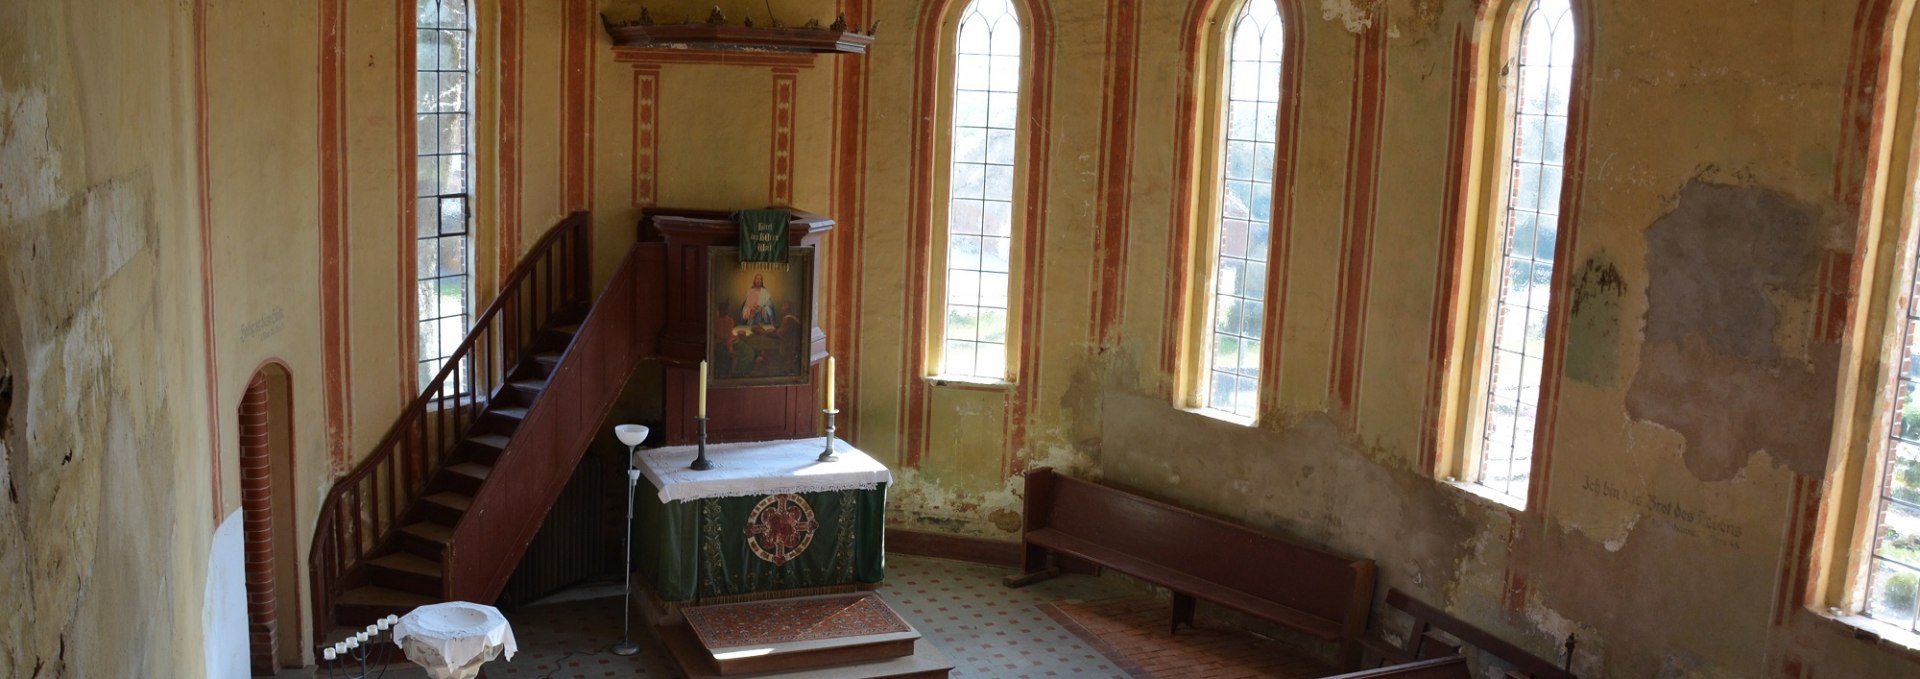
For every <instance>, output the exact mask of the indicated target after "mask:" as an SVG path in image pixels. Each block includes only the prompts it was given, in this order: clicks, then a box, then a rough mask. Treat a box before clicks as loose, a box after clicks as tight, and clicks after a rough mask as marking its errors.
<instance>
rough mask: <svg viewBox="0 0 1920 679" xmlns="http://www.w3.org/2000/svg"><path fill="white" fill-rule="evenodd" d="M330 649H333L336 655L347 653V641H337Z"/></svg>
mask: <svg viewBox="0 0 1920 679" xmlns="http://www.w3.org/2000/svg"><path fill="white" fill-rule="evenodd" d="M329 650H331V651H333V653H334V655H345V654H346V652H347V642H344V641H342V642H338V643H335V644H334V645H333V648H331V649H329Z"/></svg>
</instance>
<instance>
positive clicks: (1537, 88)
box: [1478, 0, 1574, 497]
mask: <svg viewBox="0 0 1920 679" xmlns="http://www.w3.org/2000/svg"><path fill="white" fill-rule="evenodd" d="M1523 22H1524V23H1523V24H1522V25H1521V29H1520V30H1521V33H1520V43H1519V55H1518V57H1519V58H1518V59H1516V60H1515V62H1514V63H1515V64H1516V68H1515V69H1514V71H1515V77H1512V78H1510V79H1508V81H1507V83H1506V84H1507V87H1508V88H1509V89H1510V92H1509V94H1510V96H1512V101H1511V109H1510V110H1511V111H1512V116H1513V118H1512V120H1511V123H1512V139H1511V140H1510V141H1509V143H1510V146H1509V147H1508V151H1509V156H1508V157H1509V158H1510V159H1511V160H1510V162H1509V167H1508V176H1507V196H1506V200H1505V201H1504V212H1503V213H1502V214H1501V215H1500V219H1501V226H1502V228H1501V229H1500V232H1499V234H1498V248H1499V249H1498V250H1496V252H1498V253H1499V254H1500V264H1499V268H1498V269H1497V270H1496V280H1495V286H1496V288H1497V290H1496V299H1495V302H1494V305H1493V306H1492V308H1491V313H1492V321H1493V347H1492V351H1491V352H1489V356H1490V357H1491V359H1492V365H1491V366H1490V370H1489V372H1488V377H1487V392H1486V395H1485V399H1486V400H1485V409H1486V410H1485V412H1486V423H1485V429H1484V431H1482V432H1481V440H1480V469H1479V470H1478V471H1479V474H1478V481H1479V483H1480V484H1482V485H1484V486H1487V487H1488V488H1491V489H1493V490H1495V491H1498V492H1500V493H1502V494H1505V495H1509V496H1513V497H1525V496H1526V492H1527V481H1528V478H1529V477H1530V476H1531V472H1532V469H1533V441H1534V439H1533V433H1534V424H1535V422H1536V420H1537V419H1538V417H1539V406H1540V372H1541V368H1542V363H1543V361H1542V357H1543V356H1544V355H1545V352H1546V344H1547V308H1548V306H1549V300H1550V298H1551V296H1552V293H1553V290H1552V281H1553V267H1554V261H1553V252H1554V246H1555V243H1556V242H1557V240H1558V236H1559V232H1560V182H1561V173H1562V171H1563V170H1562V168H1563V166H1564V164H1565V160H1566V140H1567V98H1568V92H1569V90H1570V89H1571V87H1572V83H1573V53H1574V26H1573V14H1572V12H1571V10H1570V9H1569V8H1568V6H1567V0H1539V1H1538V2H1535V3H1533V5H1532V6H1531V7H1529V8H1528V9H1527V14H1526V17H1525V18H1524V19H1523Z"/></svg>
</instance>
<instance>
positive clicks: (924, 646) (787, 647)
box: [656, 592, 953, 678]
mask: <svg viewBox="0 0 1920 679" xmlns="http://www.w3.org/2000/svg"><path fill="white" fill-rule="evenodd" d="M682 612H683V616H684V618H685V620H686V621H687V622H686V624H684V625H678V624H670V625H664V626H661V627H658V628H656V629H657V630H658V631H659V633H660V637H661V641H662V643H663V644H664V645H665V646H666V647H667V650H668V651H669V654H670V655H671V657H673V659H674V662H675V663H677V664H678V665H679V667H680V669H681V671H682V672H683V673H685V674H686V675H687V676H688V677H795V678H798V677H809V678H811V677H822V678H824V677H855V678H872V677H945V676H947V673H948V672H949V671H950V670H952V669H953V665H952V663H950V662H948V661H947V659H946V657H945V656H944V655H942V654H941V653H940V651H939V650H938V649H935V648H934V647H933V646H932V645H931V644H928V643H927V642H926V641H925V640H923V639H921V638H920V633H919V631H917V630H915V629H913V626H912V625H909V624H907V622H906V621H905V620H902V619H901V618H900V616H899V615H898V614H896V613H894V612H893V609H891V608H889V607H888V606H887V604H886V602H885V601H884V600H882V599H881V598H880V596H879V595H877V594H873V593H871V592H863V593H856V594H831V595H825V596H815V597H797V598H790V599H774V600H770V601H757V602H749V603H738V604H720V605H712V606H690V607H687V608H685V609H682Z"/></svg>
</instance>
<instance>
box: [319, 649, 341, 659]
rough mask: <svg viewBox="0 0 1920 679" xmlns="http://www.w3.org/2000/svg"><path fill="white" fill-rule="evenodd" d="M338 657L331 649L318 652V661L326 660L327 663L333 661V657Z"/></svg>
mask: <svg viewBox="0 0 1920 679" xmlns="http://www.w3.org/2000/svg"><path fill="white" fill-rule="evenodd" d="M338 655H339V654H338V653H335V652H333V649H331V648H328V649H322V650H321V651H320V659H321V660H328V661H331V660H333V659H334V657H335V656H338Z"/></svg>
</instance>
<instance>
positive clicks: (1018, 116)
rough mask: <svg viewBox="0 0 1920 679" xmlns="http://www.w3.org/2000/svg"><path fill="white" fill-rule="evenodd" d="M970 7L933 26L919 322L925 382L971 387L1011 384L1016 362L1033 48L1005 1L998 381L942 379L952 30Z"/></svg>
mask: <svg viewBox="0 0 1920 679" xmlns="http://www.w3.org/2000/svg"><path fill="white" fill-rule="evenodd" d="M977 1H978V0H954V1H953V2H949V3H947V5H946V7H945V8H944V9H945V10H946V16H945V17H942V18H941V20H940V34H939V35H940V39H939V52H938V53H939V59H938V65H937V67H936V69H937V70H936V71H935V79H934V82H935V83H937V85H936V86H935V87H934V102H933V103H934V121H933V126H934V136H933V148H932V149H930V150H931V151H932V153H931V156H932V162H933V168H932V177H933V181H932V183H931V186H930V187H929V188H930V189H931V203H932V205H933V206H934V207H933V209H931V210H930V211H929V212H930V213H931V214H930V219H929V224H931V231H932V239H931V240H930V242H929V245H931V246H932V247H930V248H929V250H931V253H930V258H929V259H930V262H929V267H928V269H927V273H928V276H927V298H926V304H927V311H926V313H927V321H926V358H925V361H926V363H925V371H926V375H925V377H926V378H927V379H930V380H935V381H938V382H954V383H960V384H977V385H1013V384H1015V383H1017V382H1018V381H1019V377H1020V375H1019V372H1020V360H1019V358H1020V356H1021V352H1022V351H1023V350H1024V347H1022V346H1020V337H1021V330H1022V319H1021V312H1022V311H1023V309H1022V307H1023V306H1024V303H1025V300H1024V299H1023V297H1024V296H1023V294H1022V291H1023V290H1024V289H1025V271H1024V270H1023V269H1024V268H1025V267H1023V266H1021V262H1022V261H1023V257H1024V256H1025V254H1026V244H1025V240H1026V239H1025V235H1026V231H1027V229H1028V228H1030V225H1029V224H1028V220H1027V210H1028V204H1029V203H1028V201H1029V200H1031V196H1029V195H1028V179H1029V177H1030V173H1031V172H1032V163H1031V157H1030V156H1031V154H1030V150H1029V143H1030V141H1031V136H1030V135H1031V134H1032V129H1033V124H1032V123H1033V121H1032V117H1033V96H1034V94H1033V93H1034V81H1033V78H1034V72H1033V69H1034V55H1035V50H1036V48H1037V45H1036V44H1035V41H1034V26H1033V16H1032V12H1030V11H1028V8H1027V7H1026V6H1025V3H1024V2H1022V1H1021V0H1005V1H1006V3H1007V5H1008V6H1009V7H1010V8H1011V9H1012V11H1013V14H1014V17H1015V18H1017V19H1018V20H1019V22H1020V26H1019V28H1020V75H1019V80H1020V93H1019V104H1018V110H1017V112H1016V113H1015V114H1014V116H1015V117H1014V125H1015V127H1014V137H1013V143H1014V156H1013V179H1012V181H1013V203H1012V208H1011V209H1012V215H1011V219H1012V222H1011V225H1010V228H1009V234H1010V235H1011V239H1012V244H1011V246H1010V247H1009V248H1008V251H1007V263H1008V264H1007V268H1008V272H1007V328H1006V343H1005V344H1004V345H1003V346H1004V347H1005V351H1006V358H1005V361H1006V362H1005V366H1006V370H1005V374H1004V375H1003V376H1001V377H999V378H992V377H979V376H973V375H964V374H950V373H947V372H946V371H945V367H946V346H947V337H946V334H947V279H948V277H949V274H950V272H949V271H948V269H947V256H948V255H947V250H948V249H949V247H950V244H951V242H952V241H951V232H950V224H949V219H950V216H951V215H952V210H953V201H952V193H953V143H954V129H953V118H954V103H955V101H956V99H957V98H958V89H959V82H958V79H957V77H956V74H955V70H956V68H957V66H958V62H959V37H960V24H961V21H962V20H963V19H965V18H966V16H967V12H968V10H970V9H972V8H973V5H974V3H975V2H977Z"/></svg>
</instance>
